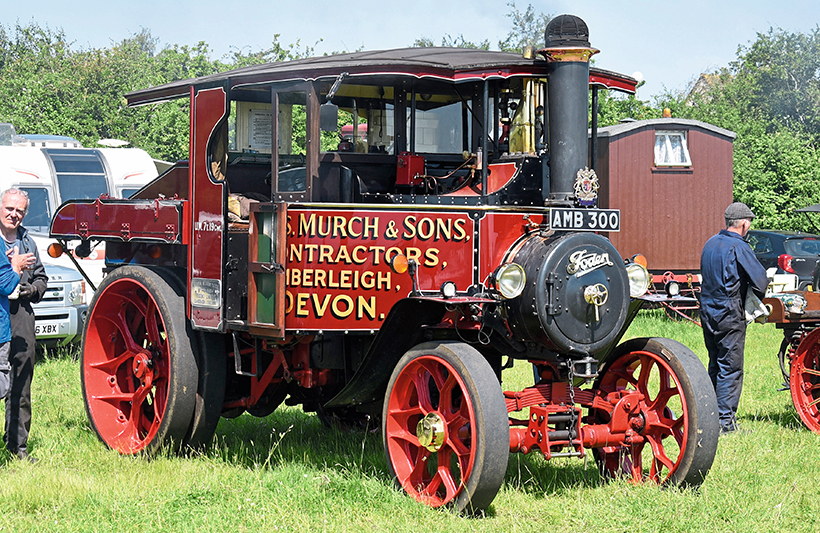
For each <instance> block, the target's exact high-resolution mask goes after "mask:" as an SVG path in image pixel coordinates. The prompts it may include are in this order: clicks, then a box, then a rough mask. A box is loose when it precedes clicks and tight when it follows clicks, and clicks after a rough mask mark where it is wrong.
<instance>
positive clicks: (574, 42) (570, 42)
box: [544, 15, 590, 48]
mask: <svg viewBox="0 0 820 533" xmlns="http://www.w3.org/2000/svg"><path fill="white" fill-rule="evenodd" d="M544 41H545V44H546V47H547V48H559V47H560V48H567V47H571V48H589V47H590V44H589V28H588V27H587V23H586V22H584V21H583V19H581V18H580V17H576V16H575V15H558V16H557V17H555V18H553V19H552V20H550V22H549V24H547V29H546V31H545V32H544Z"/></svg>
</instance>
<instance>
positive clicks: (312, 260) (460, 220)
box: [285, 211, 472, 328]
mask: <svg viewBox="0 0 820 533" xmlns="http://www.w3.org/2000/svg"><path fill="white" fill-rule="evenodd" d="M469 222H470V220H469V217H468V216H467V215H466V214H463V215H462V214H459V215H454V214H451V213H448V214H444V215H442V216H419V215H418V214H406V215H405V214H396V213H385V214H382V213H380V212H369V213H353V212H349V213H345V212H339V213H327V212H324V213H322V214H319V213H314V212H300V211H293V212H291V213H290V214H289V215H288V219H287V228H286V230H287V236H288V242H287V246H286V250H285V254H286V258H285V259H286V263H287V268H286V269H285V280H286V281H285V283H286V286H287V292H286V297H287V306H286V314H290V315H291V316H293V317H296V318H299V319H302V320H304V321H305V322H304V323H305V324H309V325H314V324H316V327H317V328H318V327H319V325H318V324H317V323H316V322H314V321H315V320H318V319H353V318H355V319H356V320H363V321H381V320H384V315H385V312H386V311H388V310H389V306H390V305H392V302H395V301H396V300H397V299H398V298H403V297H405V296H406V295H407V294H408V293H409V291H410V290H411V288H412V280H411V279H410V278H409V276H407V275H406V274H404V275H397V274H395V273H394V272H393V271H392V270H391V269H390V263H391V261H392V260H393V258H395V257H396V256H397V255H403V256H405V257H407V259H409V260H413V261H415V263H416V264H417V265H418V267H419V271H418V273H417V277H418V278H419V279H423V276H424V273H425V272H428V274H427V279H430V278H431V277H432V276H433V275H434V274H436V273H440V272H442V271H443V270H444V269H446V268H447V263H446V261H443V260H442V258H441V255H442V254H441V251H442V249H443V248H442V246H445V245H448V244H450V243H462V246H465V245H466V252H465V253H463V254H462V256H464V257H468V258H472V249H471V248H470V245H469V241H470V239H471V237H472V233H471V232H472V229H470V226H469V225H468V224H469ZM450 245H451V244H450ZM451 246H452V245H451ZM425 269H430V270H425ZM447 272H448V273H449V272H452V270H448V271H447ZM435 288H437V286H436V287H435ZM427 290H430V289H427ZM382 300H384V301H385V302H386V303H384V304H382V307H381V308H380V307H379V302H380V301H382ZM322 325H324V326H325V327H332V326H331V325H329V324H328V323H327V322H325V323H323V324H322Z"/></svg>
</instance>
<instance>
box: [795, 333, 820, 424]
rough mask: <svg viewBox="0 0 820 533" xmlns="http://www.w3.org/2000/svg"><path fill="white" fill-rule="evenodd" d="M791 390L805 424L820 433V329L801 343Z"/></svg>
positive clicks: (796, 353)
mask: <svg viewBox="0 0 820 533" xmlns="http://www.w3.org/2000/svg"><path fill="white" fill-rule="evenodd" d="M789 389H790V390H791V394H792V402H793V403H794V407H795V409H797V414H798V415H799V416H800V420H802V421H803V424H805V426H806V427H807V428H809V429H810V430H812V431H814V432H815V433H820V407H818V406H819V405H820V329H815V330H814V331H812V332H811V333H809V334H808V335H806V337H805V338H804V339H803V340H802V341H801V342H800V345H799V346H798V347H797V350H796V351H795V354H794V357H793V358H792V360H791V369H790V372H789Z"/></svg>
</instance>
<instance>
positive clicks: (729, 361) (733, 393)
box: [700, 202, 769, 435]
mask: <svg viewBox="0 0 820 533" xmlns="http://www.w3.org/2000/svg"><path fill="white" fill-rule="evenodd" d="M724 218H725V220H726V229H722V230H720V232H719V233H718V234H717V235H715V236H713V237H712V238H710V239H709V240H708V241H706V244H705V245H704V246H703V253H702V254H701V258H700V272H701V275H702V276H703V280H702V282H701V288H700V290H701V293H700V316H701V322H702V323H703V338H704V340H705V342H706V349H707V350H708V351H709V377H710V378H711V379H712V385H713V386H714V387H715V393H716V394H717V403H718V417H719V418H720V433H721V435H723V434H726V433H730V432H732V431H735V430H736V429H737V408H738V404H739V403H740V392H741V389H742V388H743V348H744V346H745V343H746V315H745V313H744V304H745V301H746V294H747V293H748V291H749V290H751V291H753V292H754V293H755V294H756V295H757V296H758V297H759V298H763V296H764V295H765V293H766V286H767V285H768V283H769V279H768V278H767V277H766V269H764V268H763V265H761V264H760V261H758V260H757V257H755V254H754V252H753V251H752V248H751V247H750V246H749V244H748V243H747V242H746V241H745V240H744V237H746V233H747V232H748V231H749V227H750V226H751V225H752V219H753V218H755V215H754V213H752V210H751V209H749V207H748V206H747V205H746V204H744V203H741V202H735V203H733V204H732V205H730V206H729V207H727V208H726V212H725V213H724Z"/></svg>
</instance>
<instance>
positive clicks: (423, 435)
mask: <svg viewBox="0 0 820 533" xmlns="http://www.w3.org/2000/svg"><path fill="white" fill-rule="evenodd" d="M416 436H417V437H418V439H419V444H421V445H422V446H424V447H425V448H427V449H428V450H430V451H431V452H437V451H439V449H440V448H441V446H442V445H443V444H444V421H443V420H442V419H441V417H440V416H439V415H437V414H436V413H428V414H427V416H425V417H424V418H422V419H421V420H419V423H418V425H417V426H416Z"/></svg>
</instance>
